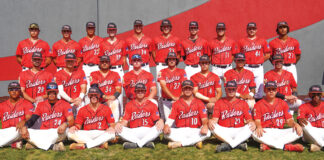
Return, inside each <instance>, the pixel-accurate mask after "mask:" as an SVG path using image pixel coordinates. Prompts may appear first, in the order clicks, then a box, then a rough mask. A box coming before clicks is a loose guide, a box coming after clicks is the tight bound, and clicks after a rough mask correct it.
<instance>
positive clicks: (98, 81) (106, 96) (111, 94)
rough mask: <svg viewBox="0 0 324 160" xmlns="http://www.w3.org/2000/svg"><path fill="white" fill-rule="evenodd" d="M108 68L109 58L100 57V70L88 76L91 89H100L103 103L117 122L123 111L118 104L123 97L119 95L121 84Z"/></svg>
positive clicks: (118, 78) (105, 56) (116, 75)
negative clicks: (105, 103) (106, 104)
mask: <svg viewBox="0 0 324 160" xmlns="http://www.w3.org/2000/svg"><path fill="white" fill-rule="evenodd" d="M109 67H110V58H109V56H107V55H103V56H101V57H100V63H99V68H100V70H99V71H94V72H92V73H91V74H90V80H91V87H97V88H99V89H100V91H101V94H102V95H101V96H102V99H103V102H107V103H108V106H109V107H110V109H111V110H112V113H113V115H114V119H115V121H116V122H117V121H118V120H119V117H120V116H121V115H122V111H123V109H122V108H121V106H120V104H119V100H120V99H122V98H123V95H121V94H120V93H121V88H122V84H121V79H120V77H119V75H118V73H117V72H114V71H111V70H110V69H109Z"/></svg>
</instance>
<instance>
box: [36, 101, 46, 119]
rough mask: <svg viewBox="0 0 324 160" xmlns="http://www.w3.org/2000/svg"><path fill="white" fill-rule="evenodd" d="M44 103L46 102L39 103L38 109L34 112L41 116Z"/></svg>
mask: <svg viewBox="0 0 324 160" xmlns="http://www.w3.org/2000/svg"><path fill="white" fill-rule="evenodd" d="M42 104H44V103H38V104H37V106H36V109H35V111H34V114H36V115H38V116H41V114H42V111H41V108H42Z"/></svg>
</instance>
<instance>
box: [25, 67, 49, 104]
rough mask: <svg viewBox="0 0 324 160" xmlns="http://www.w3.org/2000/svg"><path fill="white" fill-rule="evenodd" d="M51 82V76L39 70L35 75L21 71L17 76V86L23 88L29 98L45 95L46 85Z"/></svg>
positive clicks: (28, 71)
mask: <svg viewBox="0 0 324 160" xmlns="http://www.w3.org/2000/svg"><path fill="white" fill-rule="evenodd" d="M52 81H53V74H52V73H49V72H47V71H44V70H41V71H38V72H37V73H34V72H32V71H31V70H27V71H23V72H21V73H20V75H19V84H20V86H21V87H24V88H25V91H26V93H27V94H28V95H29V96H30V97H31V98H36V97H39V96H43V95H45V94H46V85H47V84H48V83H50V82H52Z"/></svg>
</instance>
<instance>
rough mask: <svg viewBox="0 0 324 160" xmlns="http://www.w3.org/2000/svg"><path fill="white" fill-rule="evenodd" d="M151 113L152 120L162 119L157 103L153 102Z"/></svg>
mask: <svg viewBox="0 0 324 160" xmlns="http://www.w3.org/2000/svg"><path fill="white" fill-rule="evenodd" d="M151 109H152V110H151V115H152V120H153V121H157V120H159V119H160V114H159V110H158V107H157V106H156V104H154V103H151Z"/></svg>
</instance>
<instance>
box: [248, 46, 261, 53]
mask: <svg viewBox="0 0 324 160" xmlns="http://www.w3.org/2000/svg"><path fill="white" fill-rule="evenodd" d="M261 48H262V46H261V45H253V46H250V47H249V46H244V47H243V51H244V52H250V51H255V50H260V49H261Z"/></svg>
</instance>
